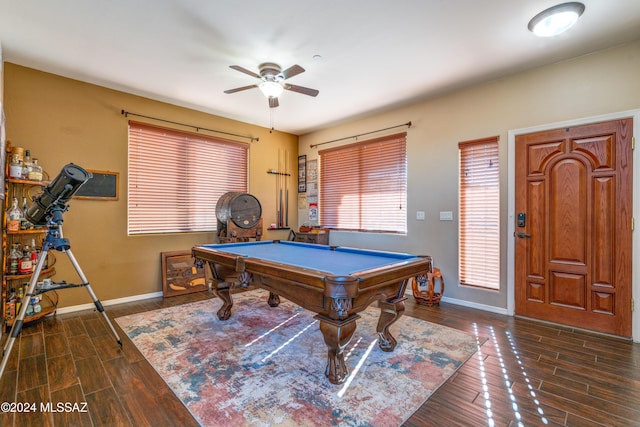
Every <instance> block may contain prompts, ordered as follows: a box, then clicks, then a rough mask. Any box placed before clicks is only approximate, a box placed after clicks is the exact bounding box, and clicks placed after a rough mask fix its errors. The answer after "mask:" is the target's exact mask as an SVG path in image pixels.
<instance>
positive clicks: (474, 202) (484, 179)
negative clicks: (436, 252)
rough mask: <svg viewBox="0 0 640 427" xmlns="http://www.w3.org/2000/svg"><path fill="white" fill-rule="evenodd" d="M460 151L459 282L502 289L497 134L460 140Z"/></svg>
mask: <svg viewBox="0 0 640 427" xmlns="http://www.w3.org/2000/svg"><path fill="white" fill-rule="evenodd" d="M458 148H459V152H460V187H459V191H460V195H459V196H460V208H459V209H460V212H459V218H460V232H459V247H460V255H459V256H460V260H459V265H460V271H459V273H460V282H461V283H462V284H464V285H470V286H479V287H483V288H489V289H500V167H499V164H498V138H497V137H492V138H486V139H481V140H475V141H468V142H461V143H459V144H458Z"/></svg>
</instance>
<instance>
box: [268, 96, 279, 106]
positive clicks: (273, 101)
mask: <svg viewBox="0 0 640 427" xmlns="http://www.w3.org/2000/svg"><path fill="white" fill-rule="evenodd" d="M279 105H280V103H279V102H278V98H276V97H271V98H269V108H276V107H277V106H279Z"/></svg>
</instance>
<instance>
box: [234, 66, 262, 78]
mask: <svg viewBox="0 0 640 427" xmlns="http://www.w3.org/2000/svg"><path fill="white" fill-rule="evenodd" d="M229 68H233V69H234V70H236V71H240V72H241V73H245V74H248V75H250V76H251V77H255V78H256V79H259V78H260V76H259V75H257V74H256V73H254V72H253V71H249V70H247V69H246V68H242V67H241V66H239V65H229Z"/></svg>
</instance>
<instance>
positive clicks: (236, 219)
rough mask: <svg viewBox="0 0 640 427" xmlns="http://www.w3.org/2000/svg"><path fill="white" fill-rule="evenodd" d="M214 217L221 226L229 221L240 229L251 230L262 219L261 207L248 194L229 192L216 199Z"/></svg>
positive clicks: (256, 200)
mask: <svg viewBox="0 0 640 427" xmlns="http://www.w3.org/2000/svg"><path fill="white" fill-rule="evenodd" d="M216 217H217V218H218V221H220V222H221V223H222V224H226V223H227V221H229V220H231V221H233V223H234V224H235V225H237V226H238V227H240V228H253V227H255V226H256V225H257V224H258V222H259V221H260V218H262V206H261V205H260V202H259V201H258V199H256V198H255V197H254V196H252V195H251V194H249V193H241V192H234V191H230V192H228V193H225V194H223V195H222V196H221V197H220V198H219V199H218V203H216Z"/></svg>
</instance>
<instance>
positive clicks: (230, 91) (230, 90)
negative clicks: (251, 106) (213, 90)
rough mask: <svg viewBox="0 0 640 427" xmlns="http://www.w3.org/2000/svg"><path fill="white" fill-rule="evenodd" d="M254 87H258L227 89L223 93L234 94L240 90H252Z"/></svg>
mask: <svg viewBox="0 0 640 427" xmlns="http://www.w3.org/2000/svg"><path fill="white" fill-rule="evenodd" d="M254 87H258V85H249V86H242V87H237V88H235V89H227V90H225V91H224V93H236V92H240V91H242V90H247V89H253V88H254Z"/></svg>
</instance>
